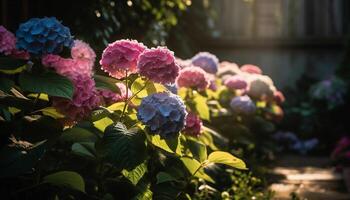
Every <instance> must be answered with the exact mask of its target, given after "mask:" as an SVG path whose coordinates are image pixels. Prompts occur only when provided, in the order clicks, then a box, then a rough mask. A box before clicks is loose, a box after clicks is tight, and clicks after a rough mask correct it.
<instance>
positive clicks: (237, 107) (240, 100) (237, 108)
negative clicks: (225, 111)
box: [230, 95, 256, 115]
mask: <svg viewBox="0 0 350 200" xmlns="http://www.w3.org/2000/svg"><path fill="white" fill-rule="evenodd" d="M230 106H231V108H232V110H233V111H234V112H235V113H236V114H244V115H250V114H253V113H254V112H255V110H256V106H255V104H254V102H253V101H252V100H251V99H250V97H249V96H247V95H244V96H237V97H234V98H233V99H232V100H231V102H230Z"/></svg>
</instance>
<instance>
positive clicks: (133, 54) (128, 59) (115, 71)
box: [100, 40, 146, 79]
mask: <svg viewBox="0 0 350 200" xmlns="http://www.w3.org/2000/svg"><path fill="white" fill-rule="evenodd" d="M145 49H146V46H144V45H143V44H142V43H139V42H137V41H136V40H118V41H115V42H113V43H111V44H109V45H108V46H107V48H106V49H105V50H104V51H103V53H102V58H101V60H100V64H101V66H102V70H104V71H105V72H107V73H109V75H110V76H112V77H114V78H117V79H121V78H124V77H125V74H126V73H125V72H126V70H127V71H128V73H129V74H131V73H136V72H137V60H138V58H139V55H140V54H141V53H142V52H143V51H144V50H145Z"/></svg>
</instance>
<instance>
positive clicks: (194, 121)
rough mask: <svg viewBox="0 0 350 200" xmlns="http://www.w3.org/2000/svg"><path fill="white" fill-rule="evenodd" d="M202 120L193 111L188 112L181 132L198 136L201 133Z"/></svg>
mask: <svg viewBox="0 0 350 200" xmlns="http://www.w3.org/2000/svg"><path fill="white" fill-rule="evenodd" d="M201 128H202V120H201V119H200V118H199V116H198V115H196V114H194V113H191V112H190V113H188V115H187V117H186V125H185V128H184V130H183V132H184V133H185V134H187V135H190V136H194V137H198V136H199V135H200V134H201Z"/></svg>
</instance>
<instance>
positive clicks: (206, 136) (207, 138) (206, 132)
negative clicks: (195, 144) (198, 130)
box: [198, 126, 219, 151]
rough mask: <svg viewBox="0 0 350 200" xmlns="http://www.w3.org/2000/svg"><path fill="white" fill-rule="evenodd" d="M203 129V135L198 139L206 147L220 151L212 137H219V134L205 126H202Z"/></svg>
mask: <svg viewBox="0 0 350 200" xmlns="http://www.w3.org/2000/svg"><path fill="white" fill-rule="evenodd" d="M202 129H203V131H202V134H201V135H200V136H199V137H198V140H199V141H201V142H202V143H204V144H205V145H207V146H209V147H210V148H211V150H213V151H217V150H219V148H218V147H217V146H216V145H215V143H214V139H213V136H212V134H215V135H217V134H219V133H217V132H215V131H214V130H212V129H210V128H208V127H205V126H202ZM214 132H215V133H214Z"/></svg>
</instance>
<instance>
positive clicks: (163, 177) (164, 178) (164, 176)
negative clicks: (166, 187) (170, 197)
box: [157, 172, 176, 184]
mask: <svg viewBox="0 0 350 200" xmlns="http://www.w3.org/2000/svg"><path fill="white" fill-rule="evenodd" d="M175 180H176V179H175V178H174V177H173V176H171V175H170V174H168V173H165V172H159V173H158V174H157V184H160V183H164V182H169V181H175Z"/></svg>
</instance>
